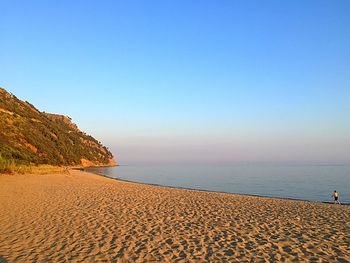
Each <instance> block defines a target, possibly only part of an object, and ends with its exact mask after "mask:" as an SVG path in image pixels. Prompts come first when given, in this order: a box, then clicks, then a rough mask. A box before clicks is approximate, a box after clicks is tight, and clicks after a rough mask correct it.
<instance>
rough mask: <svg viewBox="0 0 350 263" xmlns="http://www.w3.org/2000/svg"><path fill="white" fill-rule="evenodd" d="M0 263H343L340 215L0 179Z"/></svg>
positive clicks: (80, 179) (78, 180)
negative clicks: (276, 262) (275, 262)
mask: <svg viewBox="0 0 350 263" xmlns="http://www.w3.org/2000/svg"><path fill="white" fill-rule="evenodd" d="M0 211H1V212H0V262H1V260H3V259H5V260H7V261H8V262H28V261H37V262H51V261H52V262H64V261H68V262H97V261H106V262H135V261H136V262H149V261H158V262H208V261H209V262H246V261H254V262H271V261H272V262H273V261H286V262H290V261H295V262H300V261H314V262H350V206H339V205H330V204H322V203H312V202H303V201H293V200H282V199H272V198H263V197H253V196H240V195H234V194H225V193H211V192H204V191H196V190H183V189H174V188H166V187H157V186H150V185H143V184H137V183H131V182H124V181H118V180H113V179H109V178H105V177H101V176H98V175H94V174H88V173H84V172H80V171H69V172H67V173H66V174H65V173H61V174H48V175H0Z"/></svg>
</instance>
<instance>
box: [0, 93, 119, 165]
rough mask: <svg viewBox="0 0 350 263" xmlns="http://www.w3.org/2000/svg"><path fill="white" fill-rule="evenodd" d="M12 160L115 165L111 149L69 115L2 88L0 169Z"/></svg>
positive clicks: (60, 163) (32, 163) (17, 162)
mask: <svg viewBox="0 0 350 263" xmlns="http://www.w3.org/2000/svg"><path fill="white" fill-rule="evenodd" d="M9 163H11V164H12V165H39V164H49V165H54V166H99V165H115V162H114V160H113V155H112V153H111V152H110V151H109V150H108V149H107V148H106V147H105V146H103V145H102V144H101V143H100V142H98V141H97V140H96V139H94V138H93V137H91V136H90V135H87V134H85V133H84V132H82V131H80V130H79V129H78V127H77V126H76V125H75V124H74V123H72V122H71V119H70V118H69V117H66V116H63V115H58V114H48V113H45V112H40V111H39V110H38V109H36V108H35V107H34V106H33V105H31V104H30V103H29V102H27V101H21V100H19V99H17V98H16V97H15V96H14V95H12V94H10V93H8V92H7V91H6V90H5V89H3V88H0V171H1V167H3V170H4V166H5V164H9Z"/></svg>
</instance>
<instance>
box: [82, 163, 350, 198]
mask: <svg viewBox="0 0 350 263" xmlns="http://www.w3.org/2000/svg"><path fill="white" fill-rule="evenodd" d="M88 170H89V171H90V172H94V173H98V174H103V175H106V176H108V177H112V178H118V179H122V180H128V181H134V182H139V183H146V184H156V185H163V186H172V187H181V188H182V187H183V188H192V189H201V190H210V191H219V192H228V193H239V194H250V195H261V196H269V197H281V198H293V199H302V200H310V201H332V198H331V195H332V192H333V191H334V190H337V191H338V192H339V193H340V201H341V202H343V203H350V166H340V165H339V166H338V165H334V166H331V165H289V166H288V165H283V166H282V165H220V166H219V165H218V166H215V165H201V166H199V165H196V166H194V165H184V166H175V165H152V166H117V167H104V168H90V169H88Z"/></svg>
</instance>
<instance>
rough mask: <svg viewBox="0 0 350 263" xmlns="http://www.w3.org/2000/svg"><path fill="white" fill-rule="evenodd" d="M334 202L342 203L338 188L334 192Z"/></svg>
mask: <svg viewBox="0 0 350 263" xmlns="http://www.w3.org/2000/svg"><path fill="white" fill-rule="evenodd" d="M333 198H334V204H340V202H339V194H338V192H337V191H336V190H334V192H333Z"/></svg>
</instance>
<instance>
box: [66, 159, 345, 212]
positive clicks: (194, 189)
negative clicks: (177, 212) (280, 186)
mask: <svg viewBox="0 0 350 263" xmlns="http://www.w3.org/2000/svg"><path fill="white" fill-rule="evenodd" d="M116 166H120V165H116ZM103 167H104V166H101V168H103ZM110 167H115V166H110ZM89 168H100V167H98V166H95V167H85V168H81V169H82V170H81V169H79V168H71V169H72V170H75V169H76V170H79V171H83V172H86V173H90V174H95V175H98V176H102V177H105V178H109V179H113V180H117V181H122V182H128V183H135V184H142V185H149V186H156V187H164V188H170V189H179V190H193V191H201V192H208V193H222V194H232V195H240V196H251V197H263V198H271V199H278V200H290V201H298V202H308V203H320V204H328V205H334V203H333V202H331V201H329V202H328V201H312V200H306V199H296V198H289V197H274V196H266V195H254V194H244V193H232V192H225V191H214V190H206V189H196V188H190V187H181V186H171V185H161V184H151V183H142V182H136V181H132V180H127V179H122V178H114V177H110V176H108V175H105V174H102V173H94V172H92V171H89V170H88V169H89ZM337 205H339V204H337ZM340 205H341V206H350V203H341V204H340Z"/></svg>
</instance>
